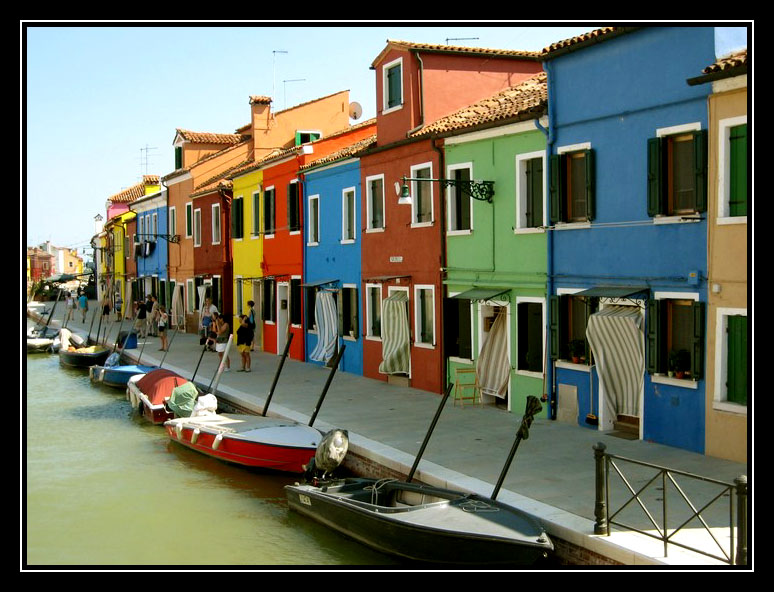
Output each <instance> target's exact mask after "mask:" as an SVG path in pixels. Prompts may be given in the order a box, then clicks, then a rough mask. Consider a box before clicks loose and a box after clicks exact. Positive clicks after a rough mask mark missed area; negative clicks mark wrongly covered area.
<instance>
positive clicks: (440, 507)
mask: <svg viewBox="0 0 774 592" xmlns="http://www.w3.org/2000/svg"><path fill="white" fill-rule="evenodd" d="M342 483H343V484H342V485H332V486H329V487H327V488H325V489H323V488H321V487H315V486H313V485H299V484H296V485H287V486H286V487H285V492H286V495H287V499H288V505H289V507H290V509H291V510H294V511H296V512H298V513H300V514H303V515H305V516H308V517H309V518H312V519H313V520H315V521H317V522H320V523H322V524H325V525H326V526H328V527H330V528H333V529H334V530H337V531H338V532H340V533H342V534H344V535H347V536H349V537H351V538H353V539H355V540H357V541H359V542H361V543H363V544H365V545H368V546H369V547H372V548H374V549H376V550H378V551H381V552H383V553H387V554H390V555H394V556H396V557H399V558H402V559H406V560H410V561H414V562H422V563H428V564H446V565H450V564H453V565H458V566H483V567H485V566H490V567H505V566H527V565H535V564H536V563H538V562H540V561H542V560H544V559H545V558H546V557H547V556H548V554H549V553H550V552H552V551H553V544H552V543H551V541H550V539H549V538H548V536H547V535H546V534H545V532H544V531H543V529H542V527H541V526H540V525H539V524H538V523H537V522H536V521H535V520H533V519H532V518H531V517H530V516H528V515H527V514H525V513H524V512H521V511H520V510H518V509H516V508H512V507H510V506H507V505H505V504H502V503H500V502H497V501H494V500H491V499H488V498H484V497H482V496H477V495H475V494H465V493H462V492H453V491H450V490H445V489H439V488H432V487H424V486H419V485H414V484H410V483H401V484H400V485H402V486H410V487H409V488H408V489H409V490H411V491H412V492H414V495H415V496H416V495H418V494H417V492H422V493H424V494H425V496H426V498H427V496H429V497H430V498H431V499H434V500H435V501H433V502H430V503H425V504H418V505H408V504H397V505H395V506H387V505H377V504H371V503H369V501H368V500H369V499H370V498H371V495H372V491H369V490H368V489H366V488H367V487H373V486H374V485H375V484H376V483H377V482H376V481H375V480H371V479H348V480H346V481H344V482H342ZM426 498H425V499H426Z"/></svg>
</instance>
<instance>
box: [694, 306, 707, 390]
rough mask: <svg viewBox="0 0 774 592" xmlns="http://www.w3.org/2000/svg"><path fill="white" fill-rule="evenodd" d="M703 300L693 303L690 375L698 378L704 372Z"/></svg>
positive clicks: (695, 378)
mask: <svg viewBox="0 0 774 592" xmlns="http://www.w3.org/2000/svg"><path fill="white" fill-rule="evenodd" d="M704 307H705V303H704V302H694V303H693V352H692V355H691V377H692V378H693V379H694V380H698V379H700V378H702V377H703V372H704Z"/></svg>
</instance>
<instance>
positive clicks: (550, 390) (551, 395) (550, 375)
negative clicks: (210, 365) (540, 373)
mask: <svg viewBox="0 0 774 592" xmlns="http://www.w3.org/2000/svg"><path fill="white" fill-rule="evenodd" d="M543 70H545V73H546V78H547V85H548V129H546V128H545V127H543V125H542V124H541V123H540V120H539V119H535V120H534V121H535V127H537V128H538V129H539V130H540V131H541V132H543V134H544V135H545V136H546V156H547V158H546V173H545V175H546V176H545V183H546V187H548V183H549V182H550V179H551V171H550V170H549V169H550V167H551V158H550V157H551V152H552V150H553V145H554V141H555V137H554V131H555V127H554V102H553V99H552V97H553V92H552V89H553V76H551V63H550V62H549V61H544V62H543ZM550 205H551V200H549V201H548V206H549V208H550ZM547 239H548V240H547V241H546V337H547V338H546V353H547V355H546V358H545V361H546V369H545V371H546V390H547V393H546V395H547V397H548V412H547V413H548V417H550V418H551V419H553V420H555V419H556V389H555V384H554V381H555V376H554V364H553V363H552V362H551V356H550V352H549V349H550V347H551V310H550V307H551V294H552V293H553V291H554V281H553V277H554V275H553V274H554V265H553V260H554V233H553V231H552V230H551V229H550V228H549V229H548V237H547Z"/></svg>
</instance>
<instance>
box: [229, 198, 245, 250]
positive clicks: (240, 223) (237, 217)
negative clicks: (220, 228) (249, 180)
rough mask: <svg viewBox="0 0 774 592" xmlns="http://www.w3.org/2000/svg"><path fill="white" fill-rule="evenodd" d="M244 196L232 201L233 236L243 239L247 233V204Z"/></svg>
mask: <svg viewBox="0 0 774 592" xmlns="http://www.w3.org/2000/svg"><path fill="white" fill-rule="evenodd" d="M244 201H245V200H244V199H242V196H241V195H240V196H239V197H235V198H234V200H233V201H232V202H231V238H236V239H241V238H244V235H245V221H244V218H245V206H244Z"/></svg>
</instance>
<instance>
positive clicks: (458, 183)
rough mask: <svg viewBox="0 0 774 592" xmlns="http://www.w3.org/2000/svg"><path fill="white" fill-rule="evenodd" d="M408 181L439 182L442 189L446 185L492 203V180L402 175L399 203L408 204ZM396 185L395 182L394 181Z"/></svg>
mask: <svg viewBox="0 0 774 592" xmlns="http://www.w3.org/2000/svg"><path fill="white" fill-rule="evenodd" d="M408 181H436V182H438V183H440V185H441V187H443V188H444V189H445V188H446V187H454V188H455V189H456V190H458V191H462V192H463V193H466V194H467V195H469V196H470V197H472V198H473V199H475V200H478V201H486V202H488V203H492V197H494V181H473V180H465V179H430V178H425V177H421V178H413V177H405V176H404V177H403V185H402V186H401V188H400V198H399V199H398V203H399V204H410V203H411V194H410V193H409V188H408V183H407V182H408ZM396 185H397V183H396Z"/></svg>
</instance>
